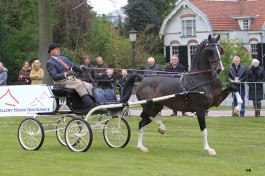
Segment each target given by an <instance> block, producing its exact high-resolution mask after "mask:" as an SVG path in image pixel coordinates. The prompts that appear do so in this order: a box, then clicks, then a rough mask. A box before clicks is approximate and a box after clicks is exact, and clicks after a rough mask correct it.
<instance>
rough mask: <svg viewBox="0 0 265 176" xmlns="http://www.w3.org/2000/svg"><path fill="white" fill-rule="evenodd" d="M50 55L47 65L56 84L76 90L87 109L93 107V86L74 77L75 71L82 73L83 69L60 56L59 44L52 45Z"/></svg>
mask: <svg viewBox="0 0 265 176" xmlns="http://www.w3.org/2000/svg"><path fill="white" fill-rule="evenodd" d="M48 53H50V54H51V58H50V59H49V61H48V62H47V64H46V67H47V70H48V73H49V75H50V76H51V77H52V79H53V81H54V84H62V85H65V87H66V88H70V89H75V90H76V92H77V93H78V95H79V96H80V97H81V98H82V102H83V103H84V105H85V106H86V107H88V108H89V107H91V106H92V105H93V103H94V102H93V101H92V100H91V98H90V96H89V94H90V95H92V84H90V83H87V82H82V81H81V80H80V79H76V78H74V77H73V76H72V75H73V74H74V71H76V72H81V71H82V69H84V68H83V67H82V69H81V67H79V66H76V65H75V64H73V63H72V62H71V61H70V60H69V59H68V58H67V57H65V56H60V46H59V45H58V44H57V43H52V44H51V45H50V46H49V50H48Z"/></svg>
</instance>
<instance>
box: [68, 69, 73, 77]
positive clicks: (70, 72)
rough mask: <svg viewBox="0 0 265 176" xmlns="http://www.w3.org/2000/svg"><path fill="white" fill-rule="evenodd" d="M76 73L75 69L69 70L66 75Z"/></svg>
mask: <svg viewBox="0 0 265 176" xmlns="http://www.w3.org/2000/svg"><path fill="white" fill-rule="evenodd" d="M73 74H74V70H69V71H67V72H66V76H71V75H73Z"/></svg>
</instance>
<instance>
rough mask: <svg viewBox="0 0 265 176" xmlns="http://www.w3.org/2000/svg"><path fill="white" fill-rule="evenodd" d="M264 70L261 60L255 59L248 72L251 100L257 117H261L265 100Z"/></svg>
mask: <svg viewBox="0 0 265 176" xmlns="http://www.w3.org/2000/svg"><path fill="white" fill-rule="evenodd" d="M264 79H265V72H264V69H263V68H262V67H261V66H259V60H257V59H253V60H252V62H251V66H250V68H249V70H248V77H247V81H248V82H249V83H248V85H249V93H248V96H249V97H248V98H249V100H253V106H254V109H255V117H259V116H260V108H261V100H263V83H262V82H264Z"/></svg>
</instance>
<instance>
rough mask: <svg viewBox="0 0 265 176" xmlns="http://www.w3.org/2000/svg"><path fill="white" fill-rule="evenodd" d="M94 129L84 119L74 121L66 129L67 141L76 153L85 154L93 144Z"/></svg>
mask: <svg viewBox="0 0 265 176" xmlns="http://www.w3.org/2000/svg"><path fill="white" fill-rule="evenodd" d="M92 138H93V134H92V129H91V127H90V125H89V124H88V122H87V121H85V120H84V119H77V118H76V119H73V120H71V121H70V122H69V123H68V124H67V126H66V128H65V141H66V144H67V146H68V148H69V149H70V150H72V151H74V152H85V151H87V150H88V149H89V148H90V146H91V144H92Z"/></svg>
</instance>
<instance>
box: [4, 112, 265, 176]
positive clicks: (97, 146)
mask: <svg viewBox="0 0 265 176" xmlns="http://www.w3.org/2000/svg"><path fill="white" fill-rule="evenodd" d="M39 119H40V120H41V121H42V122H45V121H46V119H47V118H45V117H41V118H39ZM53 119H54V120H55V119H56V118H55V117H54V118H53ZM159 119H161V120H163V122H164V124H165V126H166V127H167V131H166V133H165V134H164V135H160V134H159V133H158V132H157V126H156V125H155V124H150V125H149V126H148V127H147V128H146V132H145V136H144V145H145V147H147V148H148V149H149V152H148V153H142V152H140V151H139V150H138V149H137V148H136V144H137V137H138V122H139V120H140V118H139V117H126V120H128V122H129V124H130V127H131V132H132V135H131V140H130V142H129V144H128V145H127V146H126V147H125V148H121V149H112V148H109V147H108V146H107V145H106V144H105V141H104V139H103V136H102V131H101V130H94V131H93V135H94V136H93V143H92V146H91V148H90V149H89V150H88V151H87V152H81V153H77V152H71V151H70V150H69V149H68V148H67V147H63V146H61V145H60V144H59V142H58V141H57V139H56V136H55V133H54V132H52V133H45V140H44V144H43V146H42V147H41V148H40V149H39V150H38V151H26V150H24V149H22V148H21V147H20V145H19V142H18V139H17V129H18V126H19V124H20V122H21V121H22V120H23V118H18V117H12V118H0V148H1V150H0V175H4V176H12V175H14V176H17V175H19V176H31V175H32V176H33V175H34V176H36V175H41V176H52V175H56V176H59V175H62V176H68V175H69V176H70V175H71V176H72V175H75V176H79V175H80V176H81V175H82V176H83V175H88V176H99V175H100V176H101V175H104V176H105V175H107V176H119V175H126V176H142V175H143V176H146V175H150V176H153V175H159V176H171V175H174V176H175V175H181V176H184V175H185V176H186V175H188V176H189V175H191V176H196V175H199V176H201V175H205V176H208V175H209V176H215V175H216V176H220V175H222V176H224V175H227V176H238V175H239V176H241V175H251V176H253V175H264V174H265V117H260V118H254V117H244V118H240V117H236V118H231V117H222V118H207V120H206V122H207V127H208V139H209V144H210V146H211V147H212V148H214V149H215V150H216V152H217V156H214V157H212V156H209V155H208V154H207V152H205V151H203V145H202V138H201V133H200V131H199V126H198V122H197V119H196V118H190V117H159Z"/></svg>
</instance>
